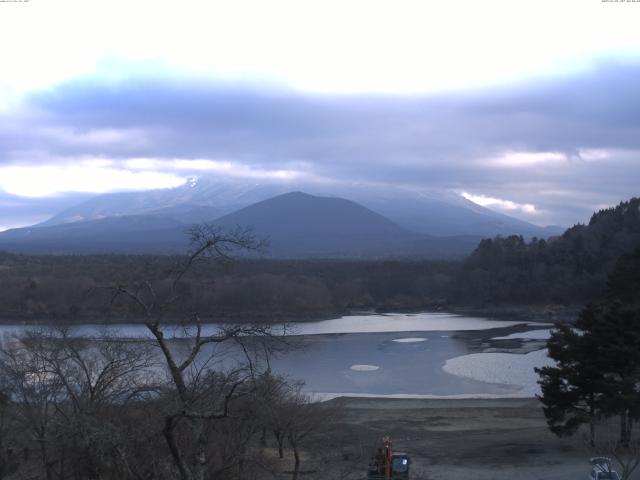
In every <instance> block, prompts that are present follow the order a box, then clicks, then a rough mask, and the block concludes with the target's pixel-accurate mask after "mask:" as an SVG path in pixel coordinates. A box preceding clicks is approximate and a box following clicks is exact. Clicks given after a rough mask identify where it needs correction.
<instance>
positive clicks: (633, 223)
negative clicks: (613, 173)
mask: <svg viewBox="0 0 640 480" xmlns="http://www.w3.org/2000/svg"><path fill="white" fill-rule="evenodd" d="M638 245H640V199H638V198H633V199H631V200H629V201H627V202H622V203H620V205H618V206H616V207H614V208H608V209H605V210H601V211H599V212H597V213H594V214H593V216H592V217H591V220H590V221H589V224H588V225H576V226H574V227H572V228H570V229H568V230H567V231H566V232H565V233H564V234H563V235H562V236H560V237H556V238H551V239H549V240H540V239H533V240H532V241H530V242H526V241H525V240H524V239H523V238H522V237H519V236H511V237H506V238H495V239H487V240H483V241H482V242H480V245H479V246H478V248H477V249H476V250H475V251H474V252H473V253H472V254H471V255H470V256H469V257H468V258H467V259H466V260H465V261H464V264H463V266H462V268H461V271H460V272H459V275H458V277H457V279H456V282H455V284H453V285H452V287H453V289H452V292H451V298H454V299H456V300H457V301H458V302H462V303H471V304H487V303H490V304H506V303H510V304H549V303H553V304H565V305H566V304H583V303H585V302H587V301H596V300H598V299H601V298H603V296H604V295H605V291H606V285H607V275H608V274H609V273H610V272H611V271H612V269H613V267H614V265H615V263H616V261H617V260H618V258H620V256H622V255H624V254H626V253H629V252H631V251H633V249H634V248H635V247H636V246H638Z"/></svg>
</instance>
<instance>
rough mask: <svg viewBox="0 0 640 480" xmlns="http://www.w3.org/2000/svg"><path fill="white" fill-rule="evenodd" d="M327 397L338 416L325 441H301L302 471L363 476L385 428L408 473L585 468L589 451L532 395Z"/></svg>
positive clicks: (556, 479)
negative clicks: (554, 429)
mask: <svg viewBox="0 0 640 480" xmlns="http://www.w3.org/2000/svg"><path fill="white" fill-rule="evenodd" d="M331 402H334V404H335V405H339V406H340V409H341V413H340V416H339V417H338V420H337V423H336V424H335V425H334V426H333V427H332V430H331V432H330V434H329V435H328V436H326V435H325V436H323V438H324V439H325V440H324V442H327V441H328V442H329V443H323V441H320V443H318V444H316V445H313V446H311V445H309V446H308V448H309V450H307V453H306V455H305V466H304V467H303V469H304V470H305V471H306V472H307V473H306V474H305V475H304V476H303V477H302V478H306V479H328V478H342V479H364V478H365V476H364V472H365V471H366V466H367V462H368V460H369V455H370V452H371V450H372V448H373V445H374V443H375V441H376V440H377V439H379V438H381V437H382V436H383V435H387V434H388V435H391V437H392V438H393V439H394V446H395V450H396V451H404V452H407V453H408V454H409V455H410V456H411V459H412V462H413V464H412V476H411V478H412V479H414V480H419V479H430V480H438V479H442V480H444V479H447V480H451V479H456V480H465V479H469V480H471V479H473V480H488V479H505V480H506V479H514V478H517V479H518V480H533V479H545V480H560V479H562V480H567V479H581V478H587V476H588V474H589V464H588V458H589V453H588V452H587V451H586V450H585V449H584V448H582V446H581V445H580V442H579V441H578V440H575V439H569V440H566V439H559V438H557V437H555V436H554V435H552V434H551V433H550V432H549V431H548V429H547V426H546V423H545V419H544V416H543V414H542V411H541V408H540V405H539V403H538V401H537V400H536V399H532V398H518V399H456V400H453V399H380V398H338V399H335V400H332V401H331ZM328 439H330V440H328ZM311 452H313V453H311ZM285 462H286V460H285ZM327 469H328V470H329V471H327ZM282 478H287V477H286V476H282Z"/></svg>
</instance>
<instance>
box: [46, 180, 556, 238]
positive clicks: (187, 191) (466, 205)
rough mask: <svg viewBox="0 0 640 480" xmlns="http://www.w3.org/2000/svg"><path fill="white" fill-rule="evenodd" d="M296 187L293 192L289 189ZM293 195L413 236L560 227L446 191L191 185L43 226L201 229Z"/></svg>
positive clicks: (103, 203) (108, 203)
mask: <svg viewBox="0 0 640 480" xmlns="http://www.w3.org/2000/svg"><path fill="white" fill-rule="evenodd" d="M293 187H295V188H293ZM291 190H304V191H305V192H308V193H310V194H313V195H316V196H322V197H340V198H347V199H349V200H352V201H354V202H357V203H359V204H361V205H363V206H365V207H367V208H369V209H371V210H374V211H376V212H378V213H380V214H381V215H384V216H385V217H387V218H389V219H390V220H392V221H393V222H395V223H397V224H398V225H400V226H401V227H403V228H405V229H407V230H410V231H412V232H415V233H422V234H428V235H435V236H452V235H472V236H485V237H486V236H494V235H512V234H519V235H524V236H526V237H534V236H537V237H543V238H546V237H548V236H551V235H556V234H559V233H561V232H562V231H563V229H562V228H561V227H539V226H537V225H533V224H531V223H528V222H524V221H522V220H518V219H516V218H513V217H510V216H508V215H504V214H501V213H498V212H494V211H493V210H490V209H488V208H484V207H481V206H480V205H477V204H475V203H473V202H471V201H469V200H467V199H465V198H464V197H462V196H460V195H457V194H455V193H452V192H448V191H444V190H436V189H431V190H419V191H416V190H410V189H406V188H402V187H389V186H384V187H381V186H371V185H367V184H344V185H343V184H335V185H334V184H331V185H324V184H317V183H299V184H296V185H295V186H293V185H292V184H291V183H286V182H281V183H269V184H260V183H256V182H241V181H231V180H220V179H216V178H213V177H202V178H198V179H191V180H189V181H188V182H187V183H186V184H185V185H182V186H180V187H177V188H173V189H164V190H152V191H146V192H128V193H111V194H106V195H100V196H97V197H94V198H91V199H89V200H87V201H85V202H82V203H79V204H78V205H76V206H74V207H71V208H67V209H65V210H64V211H62V212H60V213H59V214H57V215H55V216H54V217H53V218H51V219H49V220H48V221H46V222H44V223H42V224H40V225H42V226H50V225H57V224H62V223H71V222H77V221H88V220H96V219H100V218H105V217H117V216H123V215H156V216H163V217H168V218H173V219H174V220H177V221H180V222H182V223H187V224H188V223H200V222H204V221H210V220H211V219H213V218H217V217H219V216H223V215H226V214H229V213H232V212H234V211H237V210H239V209H240V208H243V207H246V206H249V205H251V204H254V203H256V202H260V201H263V200H266V199H268V198H271V197H274V196H276V195H281V194H284V193H287V192H290V191H291Z"/></svg>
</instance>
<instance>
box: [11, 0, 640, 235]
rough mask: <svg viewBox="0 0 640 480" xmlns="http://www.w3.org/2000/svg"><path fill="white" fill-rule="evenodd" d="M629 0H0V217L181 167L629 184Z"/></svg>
mask: <svg viewBox="0 0 640 480" xmlns="http://www.w3.org/2000/svg"><path fill="white" fill-rule="evenodd" d="M638 24H640V2H631V1H628V2H627V1H618V2H611V1H603V0H575V1H574V0H563V1H562V2H558V1H546V0H538V1H535V2H533V1H528V2H527V1H513V0H509V1H507V0H505V1H497V0H485V1H482V2H478V1H464V0H463V1H456V2H424V1H410V0H407V1H402V2H388V1H387V2H380V1H376V0H367V1H358V0H353V1H349V2H345V1H340V2H338V1H331V0H323V1H316V2H308V1H303V0H296V1H280V0H272V1H269V2H264V1H255V2H248V1H242V0H240V1H233V2H216V1H207V2H205V1H202V2H198V1H181V2H157V1H156V2H150V1H144V0H139V1H136V2H124V1H110V2H98V1H95V2H94V1H87V0H83V1H69V0H57V1H55V2H51V1H44V0H29V1H25V0H22V1H7V2H0V229H6V228H10V227H15V226H21V225H28V224H32V223H35V222H37V221H41V220H44V219H46V218H47V217H49V216H51V215H53V214H55V213H56V212H57V211H59V210H61V209H62V208H65V207H67V206H70V205H72V204H73V203H77V202H78V201H80V200H82V199H84V198H87V197H88V196H91V195H96V194H100V193H107V192H113V191H128V190H147V189H154V188H171V187H175V186H179V185H181V184H183V183H184V182H185V181H187V179H188V178H191V177H193V176H202V175H206V176H215V177H220V178H231V179H238V180H242V181H246V180H247V179H250V180H252V181H255V182H259V183H271V182H280V183H282V182H287V183H290V184H291V185H292V189H295V185H296V182H298V183H305V184H308V183H309V182H311V183H313V182H318V183H324V184H331V183H332V182H340V183H341V184H344V183H345V182H346V183H348V182H357V183H358V184H367V183H370V184H371V185H376V186H380V185H382V186H384V185H385V184H389V185H394V186H398V185H400V186H406V187H407V188H411V189H413V190H425V191H431V190H433V191H439V190H445V191H448V192H455V193H457V194H459V195H462V196H464V197H465V198H467V199H469V200H471V201H474V202H476V203H478V204H480V205H483V206H487V207H489V208H492V209H494V210H497V211H500V212H503V213H508V214H510V215H513V216H516V217H518V218H520V219H523V220H526V221H530V222H532V223H535V224H538V225H549V224H556V225H563V226H568V225H572V224H574V223H576V222H584V221H587V220H588V218H589V216H590V214H591V212H592V211H594V210H596V209H599V208H604V207H606V206H611V205H615V204H617V203H619V202H620V201H622V200H624V199H628V198H630V197H632V196H636V195H639V194H640V191H639V190H640V189H639V188H638V184H639V183H640V182H639V181H638V180H639V179H640V92H639V89H638V86H639V85H640V29H638V28H637V25H638Z"/></svg>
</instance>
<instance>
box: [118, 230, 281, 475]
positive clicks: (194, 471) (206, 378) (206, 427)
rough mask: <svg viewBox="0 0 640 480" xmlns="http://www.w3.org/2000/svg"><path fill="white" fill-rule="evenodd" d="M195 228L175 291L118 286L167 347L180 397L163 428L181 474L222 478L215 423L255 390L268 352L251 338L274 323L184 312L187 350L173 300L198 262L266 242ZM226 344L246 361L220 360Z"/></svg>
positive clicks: (175, 394)
mask: <svg viewBox="0 0 640 480" xmlns="http://www.w3.org/2000/svg"><path fill="white" fill-rule="evenodd" d="M190 235H191V243H192V250H191V252H190V254H189V255H188V256H187V257H186V258H185V259H184V261H182V262H181V264H180V265H179V266H177V268H176V269H175V271H174V273H173V281H172V283H171V287H170V289H169V291H168V292H166V293H164V294H162V295H161V294H159V293H158V292H156V290H155V289H154V286H153V285H152V284H151V282H149V281H142V282H139V283H137V284H135V285H128V286H125V285H118V286H115V287H112V290H113V292H114V298H117V297H120V296H124V297H126V298H128V299H129V300H130V301H132V302H133V303H134V304H135V305H137V306H138V307H139V309H140V310H141V312H142V314H143V315H144V325H145V326H146V328H147V330H148V331H149V332H150V334H151V335H152V337H153V339H154V341H155V343H156V345H157V346H158V348H159V349H160V351H161V355H162V358H163V361H164V364H165V367H166V369H167V372H168V375H169V378H170V382H169V385H170V390H168V391H167V393H168V394H169V396H170V397H171V398H172V403H173V406H172V408H170V409H169V410H168V411H167V412H166V414H165V417H164V427H163V429H162V432H163V435H164V438H165V440H166V444H167V446H168V448H169V451H170V454H171V457H172V459H173V462H174V464H175V467H176V469H177V472H178V474H179V477H180V478H181V479H182V480H203V479H204V478H205V476H208V478H214V475H215V471H216V470H215V468H213V466H212V465H211V464H210V458H211V456H212V454H211V451H210V448H209V444H210V439H209V436H210V434H211V433H212V431H213V430H212V426H211V424H212V422H215V421H218V420H222V419H226V418H228V417H229V416H230V409H231V404H232V401H234V400H235V399H237V398H239V397H243V396H246V395H247V394H248V393H249V392H250V391H251V389H252V387H251V384H252V382H253V381H254V379H255V374H256V371H258V369H259V368H260V367H261V363H260V354H259V352H262V351H264V352H267V350H266V349H264V350H261V349H255V348H253V349H252V347H251V342H252V341H253V340H252V339H254V338H256V337H267V336H270V329H269V328H268V327H264V326H260V325H253V324H247V325H226V326H220V327H219V328H217V329H215V330H214V331H212V332H205V331H204V329H203V322H202V320H201V318H200V315H199V314H198V313H197V312H194V311H189V312H185V313H186V315H185V317H186V318H183V319H182V322H183V323H182V325H183V328H182V330H181V332H180V333H181V334H182V337H183V338H181V340H180V343H181V347H182V350H181V351H180V350H178V349H177V348H175V344H176V342H177V341H174V337H175V330H173V333H172V327H171V326H170V325H169V323H170V322H167V319H166V318H165V317H166V314H167V311H168V310H169V307H171V306H172V305H173V304H174V303H175V302H177V301H178V300H179V298H180V287H181V282H182V281H183V279H184V278H185V277H186V276H187V275H188V274H189V272H190V271H191V270H192V269H193V267H194V266H195V265H196V264H197V263H198V262H199V261H200V260H201V259H203V258H205V257H213V258H215V259H220V260H228V259H230V255H231V254H233V253H235V252H238V251H256V250H260V249H262V248H263V247H264V243H263V242H260V241H257V240H256V239H255V237H254V236H253V235H252V234H251V232H250V231H248V230H242V229H238V230H236V231H233V232H230V233H225V232H223V231H222V230H220V229H219V228H216V227H214V226H209V225H204V226H198V227H194V228H193V229H192V230H191V231H190ZM223 344H225V345H226V344H232V345H234V346H235V347H236V351H239V352H240V353H241V354H242V356H243V359H244V361H241V362H234V365H233V367H227V368H224V366H221V365H219V364H218V361H219V360H220V355H219V354H218V350H217V349H218V348H219V346H221V345H223ZM216 355H218V356H216ZM216 367H217V370H216ZM185 445H186V446H187V447H188V450H190V451H187V449H186V448H184V446H185Z"/></svg>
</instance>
